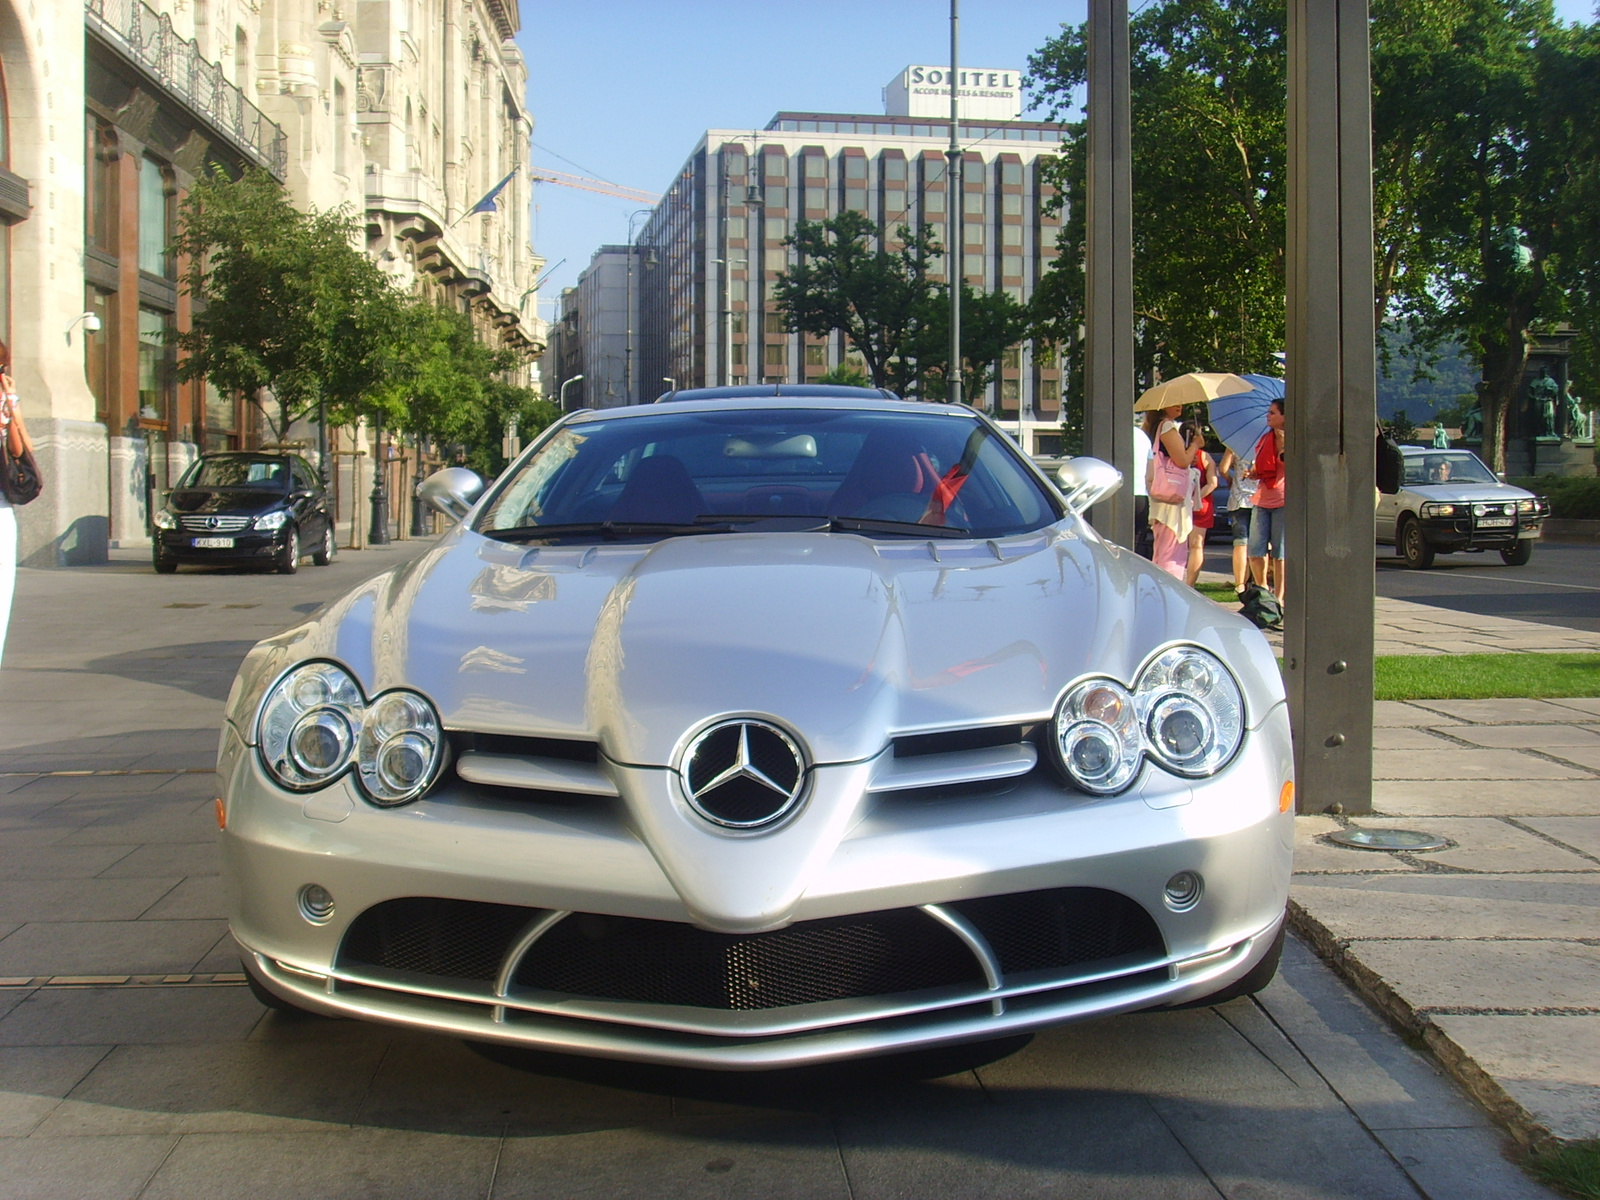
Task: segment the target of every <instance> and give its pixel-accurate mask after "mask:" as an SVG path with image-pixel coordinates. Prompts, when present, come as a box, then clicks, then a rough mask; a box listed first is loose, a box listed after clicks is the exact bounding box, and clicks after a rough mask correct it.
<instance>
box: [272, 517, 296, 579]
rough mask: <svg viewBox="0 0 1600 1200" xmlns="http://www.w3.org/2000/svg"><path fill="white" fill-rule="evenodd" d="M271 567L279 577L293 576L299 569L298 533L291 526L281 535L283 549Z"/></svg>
mask: <svg viewBox="0 0 1600 1200" xmlns="http://www.w3.org/2000/svg"><path fill="white" fill-rule="evenodd" d="M273 565H274V566H276V567H277V568H278V573H279V574H280V575H293V574H294V573H295V572H296V571H298V570H299V569H300V531H299V530H298V529H296V528H295V527H294V526H293V525H291V526H289V529H288V531H287V532H286V533H285V534H284V535H283V549H282V550H280V551H278V558H277V561H276V562H275V563H274V564H273Z"/></svg>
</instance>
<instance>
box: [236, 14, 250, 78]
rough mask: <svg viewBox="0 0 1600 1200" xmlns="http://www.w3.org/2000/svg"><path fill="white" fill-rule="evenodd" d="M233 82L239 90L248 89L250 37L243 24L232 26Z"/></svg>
mask: <svg viewBox="0 0 1600 1200" xmlns="http://www.w3.org/2000/svg"><path fill="white" fill-rule="evenodd" d="M233 83H234V86H235V87H237V88H238V89H239V90H240V91H243V92H248V91H249V90H250V38H249V35H247V34H246V33H245V31H244V26H243V25H235V26H234V27H233Z"/></svg>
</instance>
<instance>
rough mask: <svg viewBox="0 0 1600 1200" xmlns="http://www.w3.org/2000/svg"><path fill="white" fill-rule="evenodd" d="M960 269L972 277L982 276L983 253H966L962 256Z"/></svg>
mask: <svg viewBox="0 0 1600 1200" xmlns="http://www.w3.org/2000/svg"><path fill="white" fill-rule="evenodd" d="M961 261H962V263H963V266H962V270H963V271H964V272H965V273H966V274H967V275H968V276H969V277H972V278H979V279H981V278H982V277H983V255H981V254H967V255H964V256H962V260H961Z"/></svg>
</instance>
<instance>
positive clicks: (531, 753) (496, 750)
mask: <svg viewBox="0 0 1600 1200" xmlns="http://www.w3.org/2000/svg"><path fill="white" fill-rule="evenodd" d="M450 745H451V746H452V747H453V748H454V749H455V752H456V753H457V754H460V753H462V752H463V751H467V750H481V751H482V752H483V753H485V754H519V755H524V756H526V757H529V758H559V759H562V760H564V761H566V762H582V763H597V762H599V761H600V746H599V744H598V743H596V742H585V741H579V740H578V739H576V738H547V737H521V736H518V735H515V734H509V733H474V732H471V731H470V730H451V732H450Z"/></svg>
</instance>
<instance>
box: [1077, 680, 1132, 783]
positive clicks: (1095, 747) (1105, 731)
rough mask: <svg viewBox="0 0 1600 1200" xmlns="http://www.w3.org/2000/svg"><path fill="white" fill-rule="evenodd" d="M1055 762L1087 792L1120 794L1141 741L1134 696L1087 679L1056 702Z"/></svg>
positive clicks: (1113, 685) (1112, 684)
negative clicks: (1056, 752) (1057, 760)
mask: <svg viewBox="0 0 1600 1200" xmlns="http://www.w3.org/2000/svg"><path fill="white" fill-rule="evenodd" d="M1055 734H1056V748H1057V750H1058V751H1059V752H1060V763H1061V766H1062V768H1063V769H1064V770H1065V771H1066V773H1067V775H1068V776H1069V777H1070V778H1071V779H1072V782H1073V783H1074V784H1076V785H1077V786H1078V787H1080V788H1082V789H1083V790H1084V791H1086V792H1094V793H1096V794H1100V795H1106V794H1109V793H1111V792H1120V791H1121V790H1122V789H1123V788H1125V787H1127V786H1128V784H1129V783H1131V782H1132V781H1133V778H1134V776H1135V775H1137V774H1138V773H1139V763H1140V760H1141V756H1142V755H1143V752H1144V739H1143V737H1142V736H1141V734H1140V732H1139V718H1138V714H1137V713H1136V711H1135V709H1134V703H1133V697H1132V696H1131V695H1130V694H1129V693H1128V690H1127V688H1125V687H1123V686H1122V685H1121V684H1120V683H1117V682H1116V681H1115V680H1112V679H1086V680H1084V681H1083V682H1082V683H1079V684H1078V685H1077V686H1076V687H1074V688H1073V689H1072V690H1071V691H1069V692H1068V693H1067V694H1066V696H1065V697H1064V698H1063V699H1062V701H1061V707H1060V708H1059V709H1058V710H1057V712H1056V721H1055Z"/></svg>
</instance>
